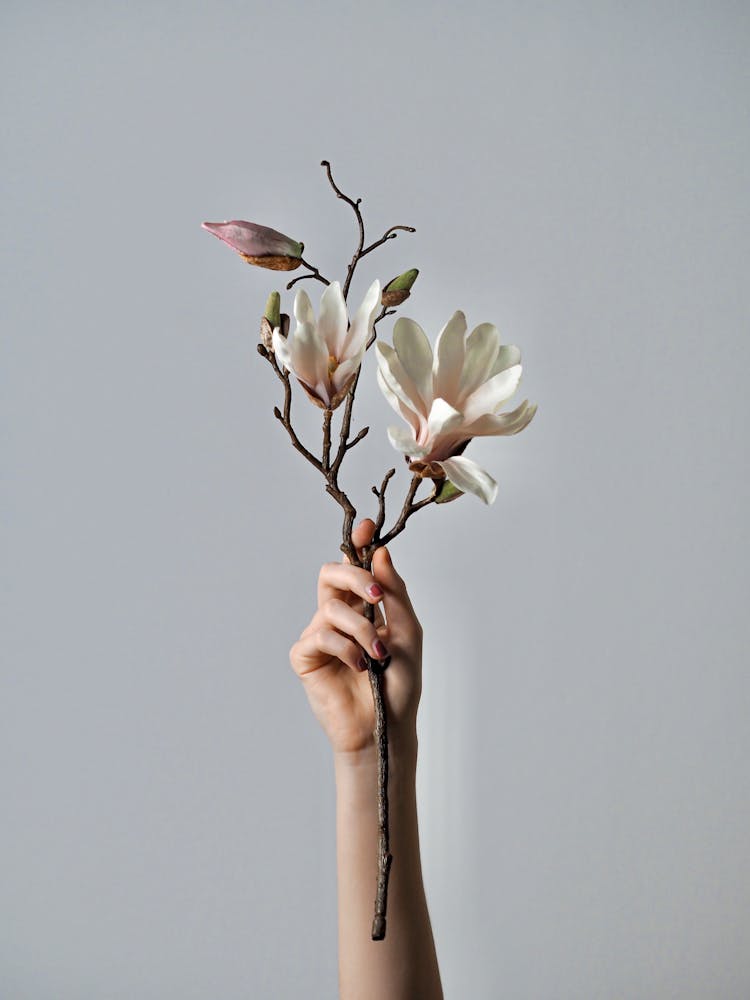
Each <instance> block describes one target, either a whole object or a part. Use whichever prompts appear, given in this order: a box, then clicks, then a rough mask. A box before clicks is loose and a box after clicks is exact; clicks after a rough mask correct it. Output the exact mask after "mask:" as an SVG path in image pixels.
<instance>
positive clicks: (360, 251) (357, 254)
mask: <svg viewBox="0 0 750 1000" xmlns="http://www.w3.org/2000/svg"><path fill="white" fill-rule="evenodd" d="M320 165H321V167H325V170H326V174H327V175H328V182H329V184H330V185H331V187H332V188H333V190H334V191H335V192H336V197H337V198H341V200H342V201H345V202H346V203H347V205H351V207H352V210H353V211H354V214H355V216H356V218H357V226H358V227H359V242H358V244H357V249H356V250H355V251H354V256H353V257H352V259H351V261H350V263H349V267H348V269H347V272H346V280H345V281H344V287H343V289H342V292H343V295H344V301H346V297H347V295H348V294H349V286H350V285H351V283H352V278H353V277H354V271H355V269H356V267H357V264H358V263H359V262H360V261H361V260H362V258H363V257H365V256H366V255H367V254H368V253H371V252H372V251H373V250H375V249H376V248H377V247H380V246H382V245H383V244H384V243H385V242H386V241H387V240H395V239H396V237H397V236H398V230H400V231H402V232H405V233H416V229H415V228H414V227H413V226H391V227H390V229H387V230H386V231H385V233H384V235H383V236H381V238H380V239H379V240H376V241H375V242H374V243H371V244H370V245H369V246H368V247H365V223H364V220H363V218H362V213H361V212H360V210H359V206H360V205H361V204H362V199H361V198H357V199H356V201H355V200H354V199H353V198H350V197H349V195H347V194H344V192H343V191H342V190H341V188H340V187H339V186H338V184H337V183H336V182H335V181H334V179H333V174H332V173H331V164H330V163H329V162H328V160H321V161H320ZM308 266H309V265H308ZM302 277H312V275H303V276H302ZM297 280H300V279H297ZM291 284H293V282H292V283H291ZM291 284H290V285H287V288H290V287H291ZM368 346H369V345H368Z"/></svg>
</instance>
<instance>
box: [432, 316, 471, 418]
mask: <svg viewBox="0 0 750 1000" xmlns="http://www.w3.org/2000/svg"><path fill="white" fill-rule="evenodd" d="M465 339H466V317H465V316H464V314H463V313H462V312H461V311H460V310H458V311H457V312H454V313H453V315H452V316H451V318H450V319H449V320H448V322H447V323H446V324H445V326H444V327H443V329H442V330H441V331H440V333H439V334H438V338H437V341H436V342H435V356H434V360H433V363H432V391H433V393H434V395H435V396H436V397H437V396H442V397H443V399H456V398H457V396H458V385H459V381H460V379H461V372H462V371H463V367H464V359H465V356H466V345H465Z"/></svg>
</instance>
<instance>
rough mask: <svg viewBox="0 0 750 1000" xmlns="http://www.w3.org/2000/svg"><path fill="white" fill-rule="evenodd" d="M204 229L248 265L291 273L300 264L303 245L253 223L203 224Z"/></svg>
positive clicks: (240, 221)
mask: <svg viewBox="0 0 750 1000" xmlns="http://www.w3.org/2000/svg"><path fill="white" fill-rule="evenodd" d="M201 226H202V227H203V229H207V230H208V232H209V233H213V235H214V236H218V238H219V239H220V240H223V241H224V243H226V244H227V246H230V247H231V248H232V249H233V250H236V251H237V253H238V254H239V255H240V256H241V257H244V259H245V260H246V261H247V262H248V264H256V265H257V266H258V267H268V268H270V269H271V270H272V271H294V270H295V268H297V267H299V266H300V264H301V263H302V252H303V250H304V249H305V246H304V244H303V243H297V242H296V241H295V240H291V239H289V237H288V236H284V234H283V233H278V232H276V230H275V229H269V228H268V226H259V225H258V224H257V223H255V222H243V221H242V220H240V219H234V220H233V221H232V222H202V223H201Z"/></svg>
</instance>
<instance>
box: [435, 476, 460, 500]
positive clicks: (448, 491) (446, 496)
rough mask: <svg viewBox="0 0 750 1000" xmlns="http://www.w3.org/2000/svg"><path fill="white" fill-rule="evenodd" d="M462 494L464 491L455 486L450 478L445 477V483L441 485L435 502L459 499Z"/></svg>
mask: <svg viewBox="0 0 750 1000" xmlns="http://www.w3.org/2000/svg"><path fill="white" fill-rule="evenodd" d="M462 496H463V493H462V492H461V490H460V489H459V488H458V487H457V486H454V485H453V483H452V482H451V481H450V480H449V479H444V480H443V485H442V486H441V487H440V489H439V492H438V495H437V497H436V498H435V503H450V502H451V500H458V498H459V497H462Z"/></svg>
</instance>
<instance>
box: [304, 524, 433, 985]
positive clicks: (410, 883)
mask: <svg viewBox="0 0 750 1000" xmlns="http://www.w3.org/2000/svg"><path fill="white" fill-rule="evenodd" d="M374 527H375V525H374V523H373V522H372V521H370V520H366V521H362V522H361V523H360V524H358V525H357V526H356V527H355V529H354V532H353V534H352V540H353V542H354V545H355V547H356V548H357V549H360V548H362V547H364V546H365V545H367V544H368V543H369V542H370V540H371V538H372V533H373V530H374ZM364 601H366V602H367V603H368V604H373V605H375V607H376V613H375V623H374V624H372V623H370V622H368V621H367V619H366V618H365V616H364V614H363V613H362V611H363V602H364ZM383 612H384V613H385V614H383ZM363 650H366V651H367V653H368V654H369V655H371V656H374V657H376V658H378V659H382V658H383V657H384V656H385V655H386V654H390V656H391V662H390V665H389V666H388V668H387V669H386V671H385V674H384V689H385V702H386V711H387V715H388V742H389V763H390V780H389V794H390V839H391V850H392V853H393V855H394V860H393V866H392V868H391V875H390V884H389V889H388V929H387V934H386V938H385V940H384V941H372V940H371V937H370V929H371V925H372V915H373V901H374V894H375V879H376V869H377V861H376V859H377V800H376V787H377V760H376V753H375V744H374V741H373V729H374V726H375V715H374V710H373V703H372V692H371V690H370V682H369V679H368V675H367V671H366V669H365V670H363V669H362V664H363V662H364V661H363V657H362V654H363ZM289 658H290V660H291V663H292V666H293V667H294V670H295V672H296V673H297V675H298V677H299V678H300V680H301V681H302V684H303V686H304V688H305V692H306V694H307V697H308V699H309V702H310V706H311V708H312V710H313V712H314V713H315V716H316V718H317V719H318V721H319V722H320V724H321V725H322V727H323V729H324V731H325V733H326V735H327V737H328V739H329V741H330V744H331V747H332V749H333V758H334V771H335V776H336V857H337V868H338V907H339V990H340V994H339V995H340V1000H442V998H443V990H442V987H441V984H440V973H439V971H438V963H437V956H436V953H435V943H434V941H433V937H432V928H431V926H430V916H429V913H428V910H427V902H426V900H425V894H424V886H423V883H422V867H421V860H420V853H419V830H418V826H417V802H416V791H415V777H416V767H417V729H416V722H417V707H418V705H419V697H420V693H421V690H422V628H421V626H420V624H419V621H418V619H417V616H416V614H415V613H414V608H413V607H412V605H411V601H410V600H409V595H408V593H407V590H406V585H405V584H404V581H403V580H402V578H401V577H400V576H399V574H398V573H397V572H396V570H395V568H394V566H393V562H392V561H391V557H390V553H389V552H388V550H387V549H386V548H379V549H377V550H376V552H375V555H374V557H373V563H372V573H369V572H367V571H366V570H364V569H360V568H358V567H355V566H351V565H348V564H347V561H346V560H344V562H342V563H327V564H326V565H325V566H323V568H322V569H321V571H320V576H319V578H318V607H317V610H316V612H315V614H314V615H313V617H312V620H311V621H310V624H309V625H308V626H307V628H306V629H305V630H304V631H303V633H302V635H301V636H300V638H299V640H298V641H297V642H296V643H295V644H294V645H293V646H292V649H291V651H290V654H289Z"/></svg>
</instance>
